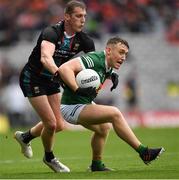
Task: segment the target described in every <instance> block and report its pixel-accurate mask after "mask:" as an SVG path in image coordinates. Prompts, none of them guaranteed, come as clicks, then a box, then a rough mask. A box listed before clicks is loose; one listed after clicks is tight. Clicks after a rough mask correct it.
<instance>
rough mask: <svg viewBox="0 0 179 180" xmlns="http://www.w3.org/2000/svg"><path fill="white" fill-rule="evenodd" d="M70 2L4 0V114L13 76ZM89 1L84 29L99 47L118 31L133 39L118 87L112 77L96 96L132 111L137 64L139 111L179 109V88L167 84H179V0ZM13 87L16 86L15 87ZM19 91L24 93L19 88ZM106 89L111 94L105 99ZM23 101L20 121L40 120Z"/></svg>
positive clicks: (0, 80)
mask: <svg viewBox="0 0 179 180" xmlns="http://www.w3.org/2000/svg"><path fill="white" fill-rule="evenodd" d="M66 2H67V1H65V0H31V1H28V0H16V1H10V0H0V12H1V16H0V97H1V98H0V113H1V114H7V115H9V114H11V112H9V111H10V108H9V106H8V103H11V102H10V101H11V100H8V101H7V100H4V99H5V98H4V96H5V95H4V94H7V93H6V89H7V88H8V87H9V86H11V85H12V84H11V83H12V82H13V83H14V80H15V79H16V78H15V77H17V76H18V73H19V72H20V69H21V68H22V66H23V65H24V64H25V63H26V62H27V59H28V56H29V54H30V52H31V50H32V48H33V47H34V45H35V43H36V39H37V36H38V34H39V32H40V30H41V29H42V28H44V27H46V26H47V25H49V24H53V23H56V22H58V21H59V20H61V19H63V8H64V4H65V3H66ZM84 2H85V3H86V4H87V7H88V17H87V23H86V29H85V31H87V32H88V33H89V34H90V35H91V36H92V37H93V38H94V41H95V44H96V49H97V50H102V48H103V47H104V46H105V43H106V41H107V39H108V38H109V37H111V36H114V35H119V36H121V37H123V38H124V39H126V40H128V42H129V44H130V54H129V57H128V60H127V61H126V62H125V63H124V64H123V66H122V67H121V69H120V70H119V77H120V83H119V86H118V88H117V89H116V90H115V91H114V92H113V93H111V92H109V86H110V85H111V84H110V82H107V83H106V88H105V89H104V90H103V91H102V92H101V93H100V95H99V97H98V99H97V101H98V102H101V103H106V104H115V105H116V106H117V107H119V108H120V109H121V110H122V111H127V110H128V107H127V103H126V99H125V97H124V96H125V92H124V91H125V88H124V86H125V81H126V77H127V75H128V74H129V73H131V71H132V70H133V69H135V71H136V72H137V82H138V83H137V84H138V86H139V89H140V93H139V97H138V104H137V105H138V110H139V111H142V112H148V111H179V89H178V90H176V91H178V93H175V96H170V93H168V89H167V87H168V84H169V83H171V82H174V83H175V84H179V73H178V70H179V59H178V57H179V46H178V45H179V25H178V21H179V1H178V0H157V1H156V0H113V1H110V0H98V1H97V0H85V1H84ZM7 12H8V13H7ZM16 83H18V81H16ZM176 87H179V86H176ZM12 93H13V94H14V93H15V92H13V90H12ZM16 93H20V94H21V95H22V93H21V90H20V88H19V92H16ZM104 94H105V97H108V98H106V99H104V96H103V95H104ZM20 99H21V98H19V101H20ZM12 101H14V100H12ZM15 101H18V100H17V99H16V100H15ZM22 101H25V105H24V106H26V107H25V108H24V111H23V112H21V113H22V115H23V119H25V121H24V122H23V123H24V124H23V123H21V124H23V125H29V124H31V123H34V122H36V121H37V120H38V119H37V118H36V116H35V115H34V113H33V112H32V109H31V107H30V106H29V104H28V103H27V102H26V101H27V100H26V99H25V98H22ZM22 103H24V102H22ZM19 104H20V103H19ZM16 105H18V103H17V104H16ZM21 105H22V104H21ZM14 117H15V116H14ZM31 119H34V120H33V121H31ZM35 119H37V120H35ZM11 121H17V120H15V119H12V120H11ZM19 122H20V121H19ZM15 124H16V123H11V125H15Z"/></svg>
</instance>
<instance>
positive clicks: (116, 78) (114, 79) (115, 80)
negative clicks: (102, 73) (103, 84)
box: [111, 72, 119, 91]
mask: <svg viewBox="0 0 179 180" xmlns="http://www.w3.org/2000/svg"><path fill="white" fill-rule="evenodd" d="M111 81H112V83H113V85H112V87H111V91H112V90H113V89H116V87H117V85H118V83H119V76H118V74H116V73H114V72H113V73H112V74H111Z"/></svg>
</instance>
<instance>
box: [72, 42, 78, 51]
mask: <svg viewBox="0 0 179 180" xmlns="http://www.w3.org/2000/svg"><path fill="white" fill-rule="evenodd" d="M79 46H80V44H78V43H75V45H74V47H73V50H75V51H76V50H78V48H79Z"/></svg>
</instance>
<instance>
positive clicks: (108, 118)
mask: <svg viewBox="0 0 179 180" xmlns="http://www.w3.org/2000/svg"><path fill="white" fill-rule="evenodd" d="M107 122H111V123H112V125H113V128H114V130H115V132H116V134H117V135H118V136H119V137H120V138H121V139H123V140H124V141H125V142H127V143H128V144H129V145H130V146H131V147H133V148H134V149H135V150H136V151H137V152H138V153H139V155H140V157H141V158H142V160H143V161H144V163H146V164H148V163H150V162H151V161H152V160H155V159H156V158H157V157H158V156H159V155H160V154H161V153H162V152H163V151H164V148H155V149H149V148H148V147H147V146H144V145H142V143H141V142H140V141H139V140H138V138H137V137H136V136H135V134H134V133H133V131H132V130H131V128H130V127H129V126H128V124H127V122H126V120H125V119H124V117H123V115H122V113H121V112H120V111H119V110H118V109H117V108H116V107H112V106H104V105H94V104H92V105H87V106H85V107H84V109H83V110H82V111H81V113H80V116H79V119H78V123H79V124H82V125H84V126H89V125H93V124H101V123H107ZM148 156H150V158H148Z"/></svg>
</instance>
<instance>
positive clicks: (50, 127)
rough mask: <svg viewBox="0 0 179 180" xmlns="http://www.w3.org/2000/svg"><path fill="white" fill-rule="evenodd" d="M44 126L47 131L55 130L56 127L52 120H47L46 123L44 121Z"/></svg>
mask: <svg viewBox="0 0 179 180" xmlns="http://www.w3.org/2000/svg"><path fill="white" fill-rule="evenodd" d="M44 126H45V128H46V129H47V130H48V131H49V132H54V131H56V127H57V126H56V122H53V121H49V122H48V123H45V124H44Z"/></svg>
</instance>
